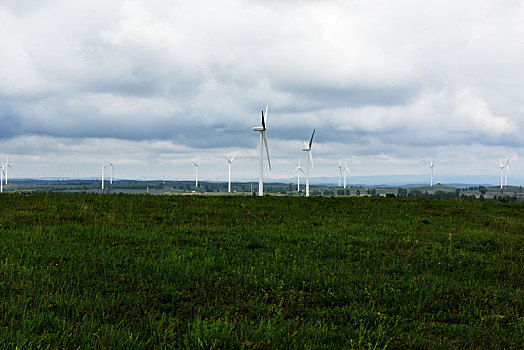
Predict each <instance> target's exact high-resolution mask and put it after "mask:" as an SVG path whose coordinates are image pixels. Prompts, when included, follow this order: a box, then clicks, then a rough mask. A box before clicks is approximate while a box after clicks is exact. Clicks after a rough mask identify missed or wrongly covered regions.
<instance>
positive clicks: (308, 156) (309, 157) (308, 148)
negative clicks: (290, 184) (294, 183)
mask: <svg viewBox="0 0 524 350" xmlns="http://www.w3.org/2000/svg"><path fill="white" fill-rule="evenodd" d="M313 136H315V129H313V134H311V139H310V140H309V144H307V143H306V142H304V146H306V147H305V148H302V151H305V152H306V162H307V166H306V197H309V163H310V162H311V167H312V168H315V165H314V164H313V154H312V153H311V146H312V145H313Z"/></svg>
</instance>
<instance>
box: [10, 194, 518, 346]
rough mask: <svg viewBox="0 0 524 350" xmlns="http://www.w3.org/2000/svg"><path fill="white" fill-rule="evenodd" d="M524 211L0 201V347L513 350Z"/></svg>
mask: <svg viewBox="0 0 524 350" xmlns="http://www.w3.org/2000/svg"><path fill="white" fill-rule="evenodd" d="M523 271H524V205H523V204H522V203H498V202H473V201H460V200H447V201H445V200H421V199H400V198H356V197H351V198H327V197H325V198H321V197H315V198H303V197H295V198H292V197H291V198H290V197H268V198H255V197H238V196H237V197H208V198H205V197H199V196H189V197H188V196H149V195H93V194H70V195H67V194H3V195H2V196H0V298H1V299H0V300H1V303H0V310H1V313H0V348H14V347H16V346H17V347H22V348H36V347H42V348H48V347H49V348H53V349H55V348H57V349H58V348H77V347H81V348H108V347H109V348H123V349H124V348H126V349H127V348H152V347H166V348H167V347H181V348H370V349H382V348H386V347H387V348H490V349H496V348H514V349H518V348H522V344H524V272H523Z"/></svg>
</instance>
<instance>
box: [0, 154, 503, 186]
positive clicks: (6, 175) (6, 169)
mask: <svg viewBox="0 0 524 350" xmlns="http://www.w3.org/2000/svg"><path fill="white" fill-rule="evenodd" d="M504 167H505V168H506V181H505V183H506V185H505V187H506V188H508V173H510V174H511V171H509V157H508V160H507V161H506V165H505V166H504ZM6 170H7V169H6ZM6 176H7V175H6ZM6 183H7V181H6Z"/></svg>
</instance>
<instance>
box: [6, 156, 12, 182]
mask: <svg viewBox="0 0 524 350" xmlns="http://www.w3.org/2000/svg"><path fill="white" fill-rule="evenodd" d="M7 168H11V169H13V167H11V165H10V164H9V156H7V161H6V162H5V163H4V175H5V184H6V185H7Z"/></svg>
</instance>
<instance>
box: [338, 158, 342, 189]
mask: <svg viewBox="0 0 524 350" xmlns="http://www.w3.org/2000/svg"><path fill="white" fill-rule="evenodd" d="M341 179H342V159H339V161H338V187H340V180H341Z"/></svg>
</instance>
